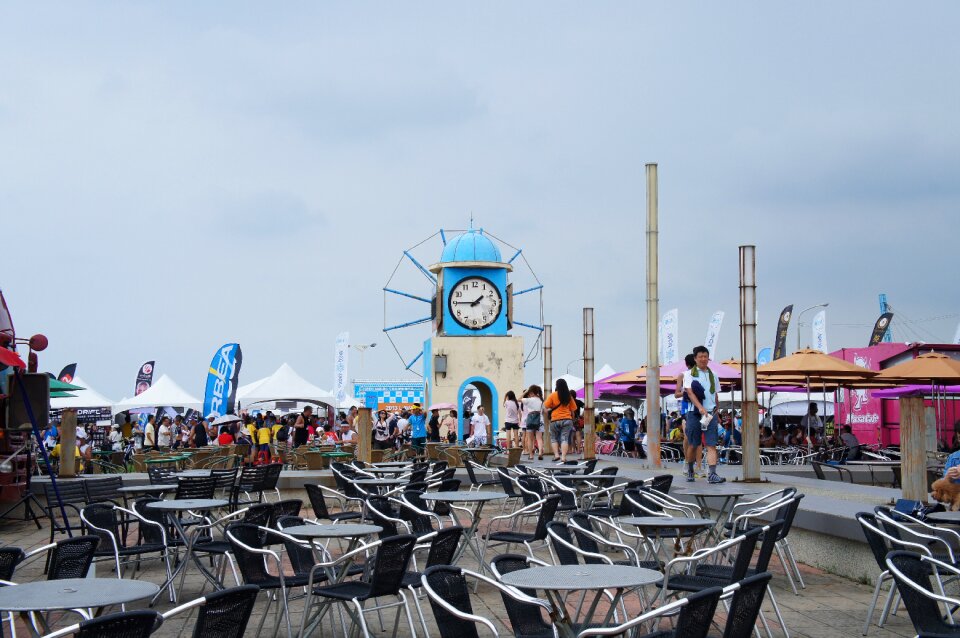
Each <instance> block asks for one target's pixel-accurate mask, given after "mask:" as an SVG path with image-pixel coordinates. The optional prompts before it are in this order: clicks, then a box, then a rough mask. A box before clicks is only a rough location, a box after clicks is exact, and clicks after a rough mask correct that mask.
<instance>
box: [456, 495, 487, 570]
mask: <svg viewBox="0 0 960 638" xmlns="http://www.w3.org/2000/svg"><path fill="white" fill-rule="evenodd" d="M483 504H484V501H478V502H477V508H476V509H475V510H474V511H473V522H472V523H470V527H469V528H468V529H466V530H464V533H463V535H464V539H463V544H462V545H461V546H460V548H459V549H457V553H456V554H455V555H454V557H453V561H452V563H453V564H454V565H456V564H457V561H459V560H460V557H461V556H463V553H464V552H465V551H466V550H467V546H469V547H470V549H471V550H472V551H473V554H474V556H476V557H477V564H478V565H479V569H480V573H481V574H483V573H485V572H486V565H484V564H483V551H482V550H481V549H480V543H479V541H478V540H477V528H478V527H479V526H480V512H481V511H483Z"/></svg>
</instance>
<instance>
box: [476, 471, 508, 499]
mask: <svg viewBox="0 0 960 638" xmlns="http://www.w3.org/2000/svg"><path fill="white" fill-rule="evenodd" d="M497 478H499V479H500V487H501V488H502V489H503V493H504V494H506V495H507V496H509V497H510V498H519V497H520V495H519V494H518V493H517V490H516V488H515V487H514V486H513V481H511V480H510V475H509V474H507V471H506V470H505V469H503V468H502V467H501V468H497ZM470 480H471V481H473V478H471V479H470Z"/></svg>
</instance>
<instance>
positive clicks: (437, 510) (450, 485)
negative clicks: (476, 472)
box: [433, 468, 460, 516]
mask: <svg viewBox="0 0 960 638" xmlns="http://www.w3.org/2000/svg"><path fill="white" fill-rule="evenodd" d="M450 469H452V470H454V471H456V468H450ZM437 491H438V492H459V491H460V479H456V478H450V479H444V480H442V481H440V486H439V487H438V488H437ZM433 513H434V514H439V515H440V516H447V515H448V514H450V504H449V503H443V502H441V501H437V502H436V503H435V504H434V506H433Z"/></svg>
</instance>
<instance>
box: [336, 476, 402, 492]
mask: <svg viewBox="0 0 960 638" xmlns="http://www.w3.org/2000/svg"><path fill="white" fill-rule="evenodd" d="M350 482H351V483H353V484H354V485H357V486H359V487H363V488H374V489H376V490H377V491H378V492H380V493H383V492H384V491H388V490H389V489H390V488H393V487H400V486H401V485H406V484H407V481H405V480H404V479H396V478H393V479H390V478H367V479H350Z"/></svg>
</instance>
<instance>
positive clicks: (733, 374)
mask: <svg viewBox="0 0 960 638" xmlns="http://www.w3.org/2000/svg"><path fill="white" fill-rule="evenodd" d="M707 366H708V367H709V368H710V369H711V370H713V373H714V374H715V375H717V378H718V379H721V380H723V381H735V380H738V379H740V371H739V370H737V369H736V368H731V367H730V366H725V365H723V364H722V363H720V362H719V361H714V360H712V359H711V360H710V362H709V363H708V364H707ZM686 371H687V364H686V363H684V362H683V361H677V362H676V363H670V364H667V365H665V366H660V378H661V379H667V378H673V379H676V378H677V375H678V374H680V373H681V372H686Z"/></svg>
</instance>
